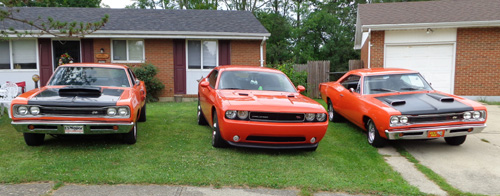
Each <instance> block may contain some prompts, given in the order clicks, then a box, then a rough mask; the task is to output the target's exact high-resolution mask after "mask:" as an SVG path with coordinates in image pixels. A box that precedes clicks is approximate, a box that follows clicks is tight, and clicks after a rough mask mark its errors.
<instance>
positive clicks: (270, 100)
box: [218, 90, 326, 113]
mask: <svg viewBox="0 0 500 196" xmlns="http://www.w3.org/2000/svg"><path fill="white" fill-rule="evenodd" d="M218 95H219V96H220V97H221V99H222V100H223V101H224V102H225V103H226V104H227V106H228V107H229V108H232V109H235V110H248V111H271V112H301V113H303V112H316V113H319V112H326V110H325V109H324V108H323V106H321V105H320V104H319V103H318V102H316V101H314V100H312V99H310V98H308V97H306V96H303V95H301V94H300V93H289V92H274V91H246V90H245V91H228V90H225V91H219V92H218Z"/></svg>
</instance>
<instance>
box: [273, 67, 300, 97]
mask: <svg viewBox="0 0 500 196" xmlns="http://www.w3.org/2000/svg"><path fill="white" fill-rule="evenodd" d="M293 65H294V64H291V63H285V64H281V65H268V67H270V68H274V69H277V70H280V71H282V72H283V73H284V74H286V76H288V78H290V80H291V81H292V82H293V84H294V85H295V86H298V85H302V86H304V87H306V89H307V72H306V71H295V70H294V69H293ZM303 93H305V92H303Z"/></svg>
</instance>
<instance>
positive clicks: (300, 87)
mask: <svg viewBox="0 0 500 196" xmlns="http://www.w3.org/2000/svg"><path fill="white" fill-rule="evenodd" d="M304 91H306V87H304V86H302V85H299V86H297V92H298V93H301V92H304Z"/></svg>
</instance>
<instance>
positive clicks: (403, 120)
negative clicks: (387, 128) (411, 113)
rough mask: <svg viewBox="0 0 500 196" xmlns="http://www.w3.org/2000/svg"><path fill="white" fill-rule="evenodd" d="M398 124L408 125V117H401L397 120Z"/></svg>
mask: <svg viewBox="0 0 500 196" xmlns="http://www.w3.org/2000/svg"><path fill="white" fill-rule="evenodd" d="M399 122H401V123H403V124H406V123H408V117H406V116H401V118H400V119H399Z"/></svg>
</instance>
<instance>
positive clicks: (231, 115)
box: [226, 110, 237, 119]
mask: <svg viewBox="0 0 500 196" xmlns="http://www.w3.org/2000/svg"><path fill="white" fill-rule="evenodd" d="M236 113H237V112H236V110H228V111H226V118H229V119H234V118H236Z"/></svg>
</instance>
